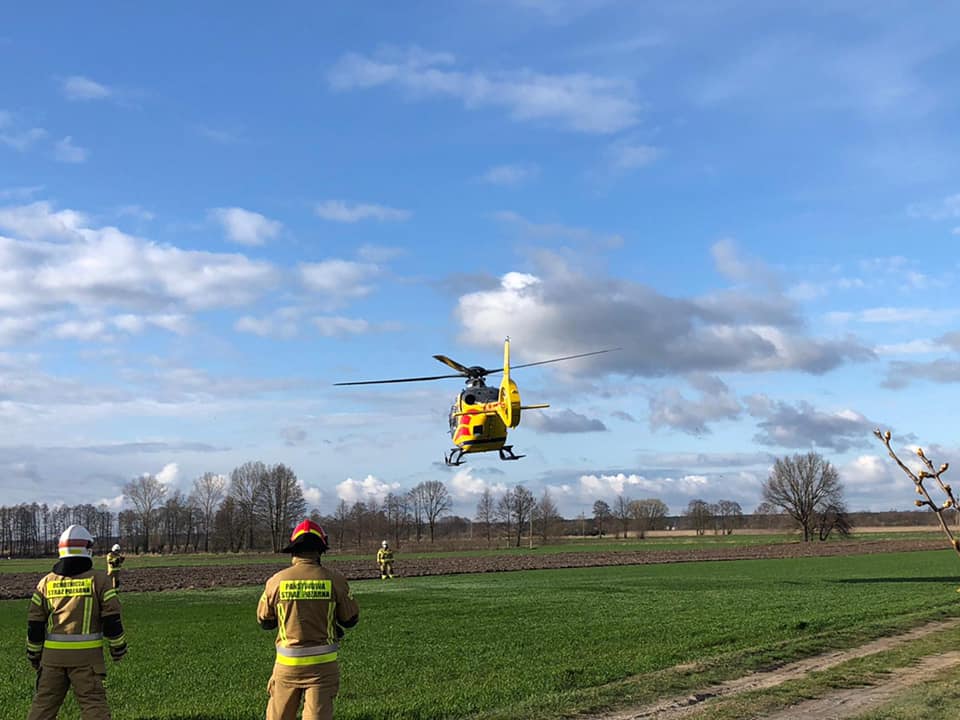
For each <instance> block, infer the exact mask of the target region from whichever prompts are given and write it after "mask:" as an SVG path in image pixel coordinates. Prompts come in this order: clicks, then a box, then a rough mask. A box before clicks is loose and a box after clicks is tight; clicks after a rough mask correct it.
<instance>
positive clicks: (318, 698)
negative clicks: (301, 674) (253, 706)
mask: <svg viewBox="0 0 960 720" xmlns="http://www.w3.org/2000/svg"><path fill="white" fill-rule="evenodd" d="M267 692H269V693H270V700H269V702H267V720H296V718H297V711H298V710H299V709H300V703H301V701H302V702H303V716H302V717H303V720H333V698H334V697H335V696H336V694H337V688H336V687H335V686H333V687H332V686H331V685H330V684H329V683H321V684H319V685H308V686H304V684H303V683H302V682H296V684H292V683H289V682H284V679H283V678H278V677H272V678H270V683H269V684H268V685H267Z"/></svg>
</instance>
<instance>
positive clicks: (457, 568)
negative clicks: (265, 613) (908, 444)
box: [0, 539, 945, 600]
mask: <svg viewBox="0 0 960 720" xmlns="http://www.w3.org/2000/svg"><path fill="white" fill-rule="evenodd" d="M944 544H945V543H944V540H943V539H938V540H933V539H930V540H875V541H857V542H830V543H820V542H811V543H801V542H795V543H780V544H775V545H745V546H741V547H724V548H690V549H688V550H687V549H685V550H661V551H656V550H654V551H644V550H637V551H617V552H571V553H544V554H542V555H537V554H531V555H488V556H482V557H436V558H429V557H427V558H409V559H404V558H403V556H402V555H398V558H397V562H396V565H395V571H396V574H397V575H398V576H401V577H416V576H424V575H456V574H459V573H486V572H510V571H515V570H545V569H556V568H579V567H604V566H611V565H652V564H661V563H678V562H702V561H720V560H762V559H783V558H796V557H828V556H838V555H870V554H876V553H888V552H914V551H921V550H941V549H943V548H944ZM325 562H326V563H328V564H329V565H330V566H331V567H335V568H336V569H338V570H339V571H340V572H342V573H344V575H346V576H347V578H348V579H349V580H366V579H372V578H378V577H379V572H378V570H377V568H376V565H375V563H374V562H373V561H372V560H371V561H370V562H364V561H347V560H337V559H336V558H329V559H327V560H325ZM287 564H288V561H287V560H286V558H285V557H278V558H277V563H276V565H273V564H257V565H231V566H205V567H156V568H130V569H125V570H124V572H123V576H122V577H123V586H122V589H123V590H124V591H132V592H149V591H160V590H192V589H198V588H213V587H239V586H243V585H262V584H263V583H264V582H266V580H267V578H268V577H270V576H271V575H272V574H273V573H275V572H276V571H277V570H280V569H281V568H283V567H286V565H287ZM51 566H52V563H51ZM37 580H39V575H38V574H37V573H11V574H4V575H0V600H10V599H15V598H26V597H30V595H31V593H32V592H33V589H34V588H35V587H36V584H37Z"/></svg>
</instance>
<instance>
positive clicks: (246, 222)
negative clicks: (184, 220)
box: [210, 207, 283, 245]
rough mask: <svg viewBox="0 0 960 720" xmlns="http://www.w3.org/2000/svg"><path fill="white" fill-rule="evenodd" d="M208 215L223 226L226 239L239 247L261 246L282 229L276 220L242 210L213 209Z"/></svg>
mask: <svg viewBox="0 0 960 720" xmlns="http://www.w3.org/2000/svg"><path fill="white" fill-rule="evenodd" d="M210 214H211V216H212V217H213V218H214V219H216V221H217V222H219V223H220V224H221V225H222V226H223V229H224V231H225V232H226V234H227V238H229V239H230V240H231V241H233V242H235V243H238V244H240V245H263V244H264V243H265V242H266V241H267V240H272V239H273V238H275V237H277V235H279V234H280V230H282V229H283V224H282V223H280V222H278V221H277V220H270V219H269V218H267V217H265V216H263V215H261V214H260V213H257V212H252V211H251V210H244V209H243V208H238V207H230V208H214V209H213V210H211V211H210Z"/></svg>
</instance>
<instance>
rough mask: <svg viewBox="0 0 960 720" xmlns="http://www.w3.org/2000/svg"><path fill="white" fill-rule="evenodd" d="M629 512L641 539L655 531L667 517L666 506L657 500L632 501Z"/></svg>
mask: <svg viewBox="0 0 960 720" xmlns="http://www.w3.org/2000/svg"><path fill="white" fill-rule="evenodd" d="M629 510H630V517H631V518H633V521H634V523H635V525H636V528H637V534H638V535H639V536H640V538H641V539H643V538H645V537H646V536H647V533H648V532H649V531H650V530H656V529H657V526H658V525H660V523H662V522H663V519H664V518H665V517H666V516H667V506H666V504H665V503H664V502H663V500H660V499H659V498H645V499H643V500H634V501H633V502H631V503H630V505H629Z"/></svg>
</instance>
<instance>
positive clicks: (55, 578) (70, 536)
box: [27, 525, 127, 720]
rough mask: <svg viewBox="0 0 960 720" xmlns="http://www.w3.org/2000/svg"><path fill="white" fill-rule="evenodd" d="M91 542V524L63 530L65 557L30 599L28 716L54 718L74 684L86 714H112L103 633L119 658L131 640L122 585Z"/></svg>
mask: <svg viewBox="0 0 960 720" xmlns="http://www.w3.org/2000/svg"><path fill="white" fill-rule="evenodd" d="M92 547H93V537H92V536H91V535H90V533H89V532H87V530H86V528H84V527H81V526H80V525H71V526H70V527H68V528H67V529H66V530H64V531H63V534H61V535H60V541H59V544H58V549H59V555H60V559H59V560H58V561H57V563H56V564H55V565H54V566H53V572H51V573H49V574H48V575H46V576H45V577H44V578H43V579H42V580H40V582H39V583H38V584H37V589H36V591H35V592H34V593H33V597H32V598H31V599H30V610H29V612H28V614H27V659H28V660H29V661H30V664H31V665H33V668H34V670H36V671H37V683H36V693H35V694H34V696H33V705H31V707H30V714H29V715H28V716H27V720H55V718H56V717H57V712H58V711H59V710H60V705H61V704H62V703H63V699H64V698H65V697H66V695H67V690H68V689H69V688H71V687H72V688H73V694H74V696H75V697H76V698H77V704H78V705H79V706H80V712H81V714H82V715H83V720H110V708H109V706H108V705H107V695H106V691H105V690H104V687H103V679H104V677H105V676H106V674H107V669H106V665H105V664H104V659H103V645H104V639H106V641H107V644H108V646H109V648H110V656H111V657H112V658H113V660H114V662H119V661H120V660H121V659H122V658H123V656H124V655H125V654H126V652H127V641H126V637H125V635H124V632H123V623H122V621H121V618H120V599H119V597H118V595H117V590H116V589H115V588H114V587H112V586H111V583H110V580H109V579H108V578H107V575H106V573H104V572H103V570H94V569H93V555H92V552H91V548H92Z"/></svg>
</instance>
